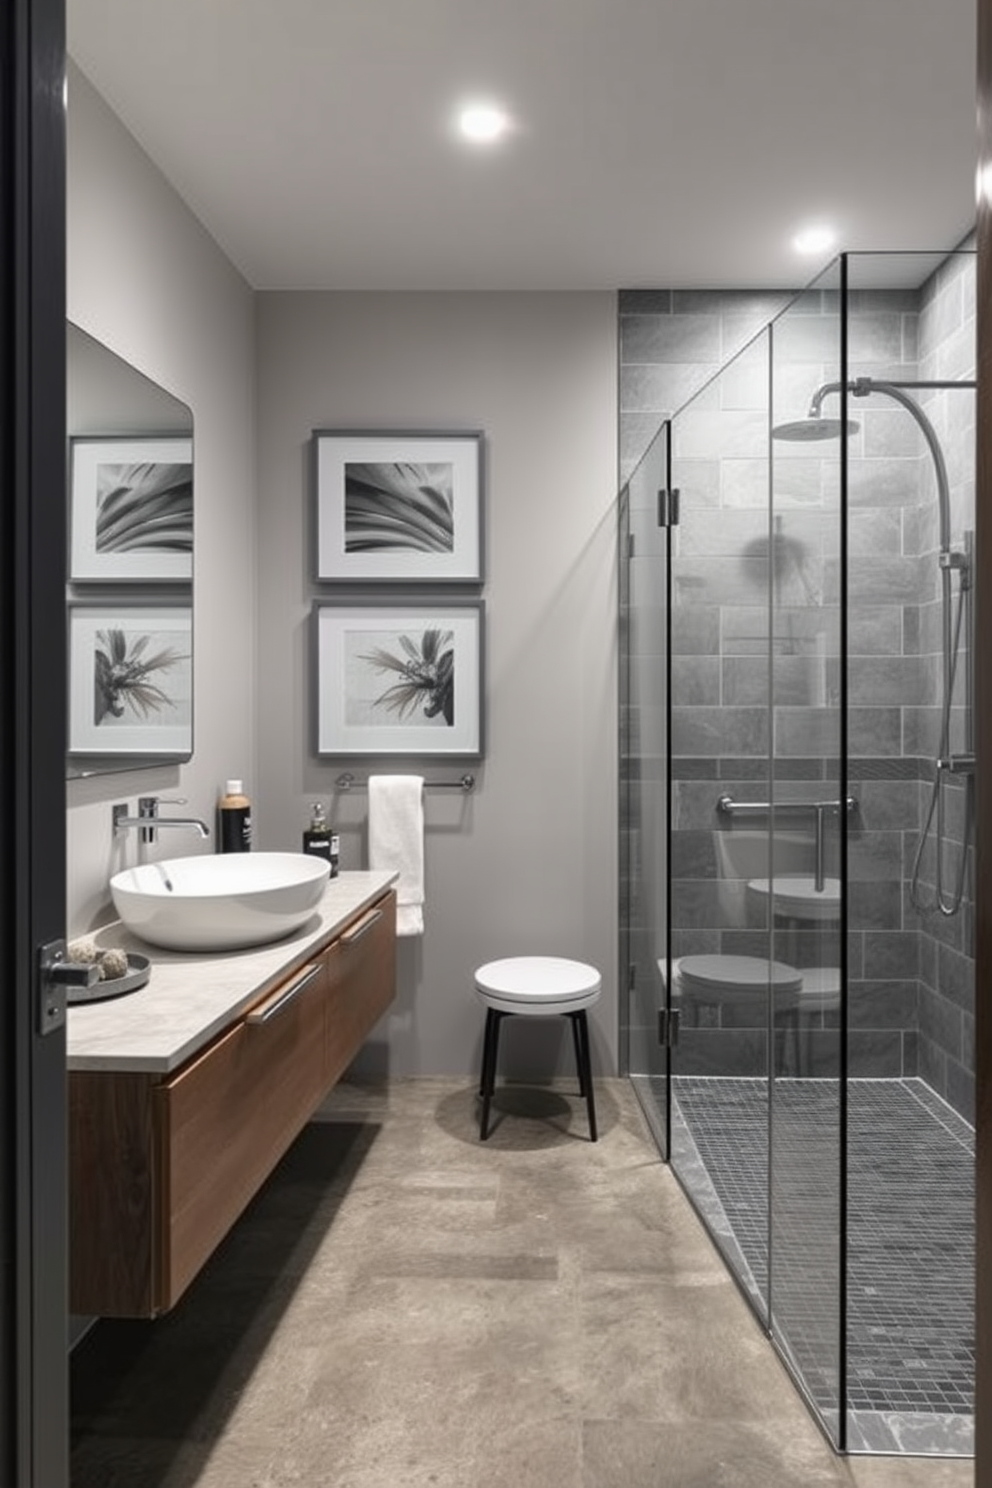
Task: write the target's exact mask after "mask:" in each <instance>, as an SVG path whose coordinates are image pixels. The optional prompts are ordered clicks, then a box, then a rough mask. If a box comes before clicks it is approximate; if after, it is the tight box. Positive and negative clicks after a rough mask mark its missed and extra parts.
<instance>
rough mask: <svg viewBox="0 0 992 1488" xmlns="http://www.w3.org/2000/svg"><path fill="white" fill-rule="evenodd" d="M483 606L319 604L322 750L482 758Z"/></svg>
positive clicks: (319, 745) (322, 752) (316, 629)
mask: <svg viewBox="0 0 992 1488" xmlns="http://www.w3.org/2000/svg"><path fill="white" fill-rule="evenodd" d="M482 632H483V603H482V600H465V601H463V602H459V603H452V604H445V603H444V602H443V601H437V600H430V601H423V602H420V601H416V600H396V601H395V602H390V603H383V604H357V603H350V602H348V601H347V600H340V601H337V600H334V601H328V602H322V601H318V602H317V603H316V604H315V605H314V608H313V640H314V645H313V652H314V661H315V666H314V670H315V678H314V682H315V685H314V698H315V702H316V709H315V711H316V751H317V753H318V754H319V755H342V756H352V755H423V756H429V755H460V756H463V757H465V758H471V759H480V758H481V757H482V732H483V719H482V712H483V709H482V700H483V633H482Z"/></svg>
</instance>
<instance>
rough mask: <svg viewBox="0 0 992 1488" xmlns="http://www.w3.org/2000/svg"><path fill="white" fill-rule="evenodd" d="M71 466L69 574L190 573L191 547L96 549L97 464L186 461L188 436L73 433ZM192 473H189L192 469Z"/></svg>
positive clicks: (115, 576)
mask: <svg viewBox="0 0 992 1488" xmlns="http://www.w3.org/2000/svg"><path fill="white" fill-rule="evenodd" d="M71 454H72V469H71V471H70V502H69V505H70V513H71V521H70V529H71V538H70V573H71V576H72V578H73V579H120V580H130V579H163V580H173V579H191V578H192V577H193V555H192V553H169V552H159V553H156V552H148V553H101V552H99V551H98V550H97V546H96V526H97V497H98V493H99V484H98V475H99V470H100V466H101V465H140V464H152V465H189V466H190V467H192V463H193V441H192V440H191V439H125V438H120V439H89V438H86V439H74V440H73V441H72V451H71ZM191 478H192V475H191Z"/></svg>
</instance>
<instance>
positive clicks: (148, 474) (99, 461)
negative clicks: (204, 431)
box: [70, 437, 193, 582]
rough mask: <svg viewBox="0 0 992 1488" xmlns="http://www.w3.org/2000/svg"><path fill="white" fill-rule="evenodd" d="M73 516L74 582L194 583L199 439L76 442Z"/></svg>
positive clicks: (71, 576)
mask: <svg viewBox="0 0 992 1488" xmlns="http://www.w3.org/2000/svg"><path fill="white" fill-rule="evenodd" d="M70 516H71V542H70V553H71V571H70V578H71V579H72V580H73V581H90V580H103V581H107V580H113V581H122V582H140V581H143V580H164V581H165V580H167V581H188V580H189V579H191V578H192V575H193V446H192V441H191V440H190V439H163V438H158V437H155V438H141V437H129V438H120V439H110V438H90V437H85V438H82V437H80V438H74V439H73V440H72V470H71V485H70Z"/></svg>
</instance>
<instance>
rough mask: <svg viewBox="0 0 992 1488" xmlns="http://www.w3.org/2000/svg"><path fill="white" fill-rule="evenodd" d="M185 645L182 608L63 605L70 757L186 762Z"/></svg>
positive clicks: (188, 626)
mask: <svg viewBox="0 0 992 1488" xmlns="http://www.w3.org/2000/svg"><path fill="white" fill-rule="evenodd" d="M192 642H193V612H192V609H191V608H190V606H189V605H144V604H139V603H131V604H112V603H110V602H108V601H100V602H96V601H94V602H92V603H86V602H80V603H77V604H72V605H70V606H69V752H70V754H74V755H80V754H97V755H125V754H126V755H155V756H169V757H175V758H188V757H189V755H190V754H191V753H192V749H193V687H192V679H193V644H192Z"/></svg>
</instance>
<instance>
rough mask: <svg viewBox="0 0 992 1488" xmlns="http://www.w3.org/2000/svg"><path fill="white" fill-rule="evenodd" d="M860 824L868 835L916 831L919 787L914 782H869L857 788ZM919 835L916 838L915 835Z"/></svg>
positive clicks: (864, 782) (861, 783)
mask: <svg viewBox="0 0 992 1488" xmlns="http://www.w3.org/2000/svg"><path fill="white" fill-rule="evenodd" d="M857 797H858V805H859V818H858V820H859V823H860V825H861V826H862V827H863V828H865V829H866V830H868V831H881V832H891V831H901V832H906V831H907V828H910V829H912V828H915V825H916V822H917V819H918V814H919V786H918V785H917V784H916V783H915V781H912V780H865V781H862V782H860V783H859V785H858V787H857ZM914 835H915V834H914Z"/></svg>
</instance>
